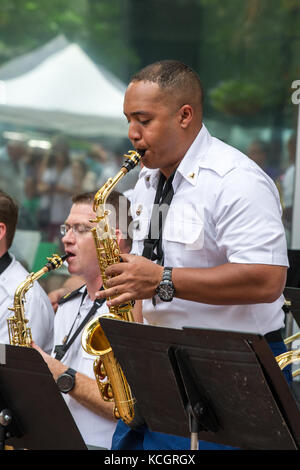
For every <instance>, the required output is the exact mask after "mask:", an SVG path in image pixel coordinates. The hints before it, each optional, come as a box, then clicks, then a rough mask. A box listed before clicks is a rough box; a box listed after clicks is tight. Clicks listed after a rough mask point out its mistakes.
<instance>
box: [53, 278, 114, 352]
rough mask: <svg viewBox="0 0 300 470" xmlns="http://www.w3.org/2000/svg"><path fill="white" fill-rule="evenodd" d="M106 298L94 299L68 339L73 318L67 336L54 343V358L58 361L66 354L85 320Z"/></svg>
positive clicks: (87, 319)
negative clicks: (60, 341)
mask: <svg viewBox="0 0 300 470" xmlns="http://www.w3.org/2000/svg"><path fill="white" fill-rule="evenodd" d="M100 290H103V286H102V287H101V289H100ZM86 293H87V291H86V290H85V291H84V293H83V295H82V299H81V302H80V307H79V310H80V308H81V305H82V303H83V300H84V297H85V295H86ZM105 300H106V299H96V300H95V301H94V303H93V305H92V307H91V309H90V310H89V312H88V313H87V315H86V316H85V317H84V319H83V320H82V322H81V323H80V325H79V326H78V328H77V330H76V331H75V333H74V334H73V336H72V337H71V338H70V339H69V337H70V335H71V332H72V329H73V326H74V323H75V320H76V319H75V320H74V323H73V325H72V326H71V329H70V331H69V333H68V335H67V337H66V338H65V341H64V342H63V344H59V345H56V346H55V353H56V354H55V359H58V360H59V361H61V360H62V358H63V357H64V355H65V354H66V352H67V350H68V349H69V348H70V346H71V344H73V343H74V341H75V339H76V338H77V336H78V335H79V333H80V332H81V331H82V330H83V328H84V326H85V325H86V324H87V322H88V321H89V319H90V318H92V316H93V315H94V314H95V313H96V311H97V310H98V308H99V307H101V305H102V304H103V303H104V302H105ZM79 310H78V313H79Z"/></svg>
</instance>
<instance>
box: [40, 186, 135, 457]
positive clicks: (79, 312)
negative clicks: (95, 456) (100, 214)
mask: <svg viewBox="0 0 300 470" xmlns="http://www.w3.org/2000/svg"><path fill="white" fill-rule="evenodd" d="M120 197H122V198H124V199H123V201H122V203H123V204H124V201H125V202H126V207H127V205H128V201H127V199H126V198H125V197H124V196H122V195H121V194H119V193H118V192H116V191H115V192H112V193H111V195H110V197H109V199H108V203H109V207H111V208H112V209H115V210H114V213H115V220H116V222H117V227H116V235H117V240H118V242H119V246H120V250H121V252H123V253H124V252H129V251H130V247H131V243H130V239H129V238H122V232H121V229H120V227H119V225H118V221H119V214H118V209H119V202H120V201H119V199H120ZM93 202H94V193H85V194H81V195H77V196H74V197H73V205H72V208H71V211H70V213H69V215H68V217H67V219H66V221H65V224H64V225H62V226H61V234H62V235H63V238H62V242H63V244H64V248H65V252H66V253H67V254H69V257H68V260H67V263H68V269H69V272H70V274H71V275H73V276H80V277H81V278H82V279H84V282H85V285H83V286H82V287H81V288H79V289H76V290H75V291H73V292H72V293H70V294H67V295H65V296H64V297H63V298H62V299H61V300H60V302H59V306H58V309H57V312H56V315H55V324H54V342H55V348H54V349H53V352H52V354H51V355H48V354H45V353H44V352H43V351H42V350H41V349H40V348H36V349H38V350H39V351H40V353H41V354H42V356H43V358H44V360H45V361H46V363H47V364H48V367H49V369H50V371H51V372H52V374H53V377H54V379H55V380H56V382H57V384H58V388H59V390H60V391H61V392H62V393H63V397H64V398H65V401H66V403H67V405H68V407H69V409H70V411H71V413H72V415H73V418H74V420H75V422H76V424H77V427H78V429H79V431H80V432H81V434H82V437H83V439H84V441H85V443H86V444H87V446H94V447H97V448H104V449H107V448H110V447H111V439H112V434H113V432H114V429H115V426H116V419H115V418H114V416H113V404H111V403H109V402H105V401H103V400H102V398H101V396H100V393H99V389H98V385H97V382H96V380H95V376H94V372H93V362H94V360H95V357H93V356H92V355H90V354H88V353H86V352H85V351H84V349H83V348H82V346H81V335H82V330H83V328H84V324H83V322H84V321H86V322H88V318H90V320H91V319H92V318H93V317H94V316H99V315H100V314H102V313H105V312H107V311H108V308H107V306H106V302H102V303H101V302H100V303H99V304H95V303H94V300H95V292H96V291H97V290H98V289H100V288H101V286H102V278H101V275H100V269H99V264H98V261H97V254H96V246H95V242H94V239H93V236H92V232H91V229H92V228H93V227H94V226H95V223H94V222H92V220H93V219H94V218H95V212H94V211H93ZM127 211H128V207H127ZM123 220H124V219H123ZM129 220H130V219H129V218H128V219H127V221H126V227H125V229H123V232H124V237H125V230H126V233H127V224H128V223H129ZM113 223H115V222H113ZM113 223H112V224H113ZM76 334H77V336H76ZM73 338H75V339H74V340H73ZM33 347H35V345H33Z"/></svg>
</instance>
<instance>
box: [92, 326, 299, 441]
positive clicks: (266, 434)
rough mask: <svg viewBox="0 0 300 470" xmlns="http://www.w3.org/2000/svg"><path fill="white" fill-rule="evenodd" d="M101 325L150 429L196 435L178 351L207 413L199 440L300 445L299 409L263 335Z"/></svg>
mask: <svg viewBox="0 0 300 470" xmlns="http://www.w3.org/2000/svg"><path fill="white" fill-rule="evenodd" d="M100 323H101V326H102V328H103V330H104V332H105V334H106V336H107V338H108V340H109V342H110V344H111V346H112V348H113V350H114V352H115V355H116V357H117V359H118V361H119V362H120V365H121V367H122V369H123V370H124V373H125V375H126V378H127V380H128V382H129V384H130V386H131V388H132V392H133V395H134V396H135V398H136V399H137V403H138V407H139V410H140V412H141V414H142V415H143V417H144V419H145V421H146V423H147V425H148V427H149V429H150V430H152V431H157V432H162V433H167V434H173V435H177V436H178V435H179V436H184V437H190V436H191V429H190V426H189V419H188V415H187V408H186V406H185V405H186V403H185V402H184V400H183V399H182V390H181V388H182V387H181V385H182V384H181V385H180V383H179V382H178V380H177V379H178V378H177V375H176V365H175V367H174V363H173V364H172V362H173V360H171V359H172V357H173V359H174V354H173V353H174V352H175V353H176V351H177V352H179V353H181V352H184V355H185V356H186V358H188V363H189V365H190V370H191V371H192V374H193V378H194V383H195V384H196V386H197V389H198V391H199V394H200V399H201V400H200V401H201V403H204V406H205V407H206V408H207V411H208V413H206V414H205V413H204V415H203V416H204V420H203V423H202V424H203V426H202V429H201V426H200V432H199V439H201V440H204V441H210V442H215V443H219V444H225V445H229V446H233V447H237V448H240V449H245V450H282V449H285V450H291V449H299V448H300V412H299V410H298V407H297V404H296V402H295V399H294V397H293V395H292V393H291V390H290V388H289V386H288V384H287V382H286V380H285V377H284V375H283V373H282V371H281V370H280V369H279V366H278V365H277V363H276V360H275V358H274V356H273V354H272V351H271V349H270V347H269V345H268V344H267V342H266V340H265V338H264V337H262V336H260V335H256V334H248V333H239V332H231V331H220V330H218V331H216V330H205V329H198V328H184V329H182V330H177V329H171V328H164V327H157V326H150V325H142V324H136V323H131V322H123V321H118V320H112V319H107V318H101V320H100ZM170 353H171V354H170ZM214 417H215V418H216V422H217V426H216V428H215V429H214V424H215V423H214ZM211 418H212V419H211Z"/></svg>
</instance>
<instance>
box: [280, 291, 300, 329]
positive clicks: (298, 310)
mask: <svg viewBox="0 0 300 470" xmlns="http://www.w3.org/2000/svg"><path fill="white" fill-rule="evenodd" d="M283 295H284V298H285V301H286V304H285V305H284V311H285V313H291V315H292V317H293V318H294V320H295V321H296V323H297V325H298V327H299V328H300V289H299V288H297V287H286V288H285V289H284V291H283Z"/></svg>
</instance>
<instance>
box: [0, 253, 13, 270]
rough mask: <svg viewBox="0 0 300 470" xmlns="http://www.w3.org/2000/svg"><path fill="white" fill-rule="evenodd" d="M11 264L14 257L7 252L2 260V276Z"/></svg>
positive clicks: (0, 265) (0, 260) (0, 268)
mask: <svg viewBox="0 0 300 470" xmlns="http://www.w3.org/2000/svg"><path fill="white" fill-rule="evenodd" d="M11 262H12V257H11V256H10V254H9V253H8V251H7V252H6V253H5V254H4V255H3V256H1V258H0V274H2V273H3V271H5V269H6V268H7V267H8V266H9V265H10V263H11Z"/></svg>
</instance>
